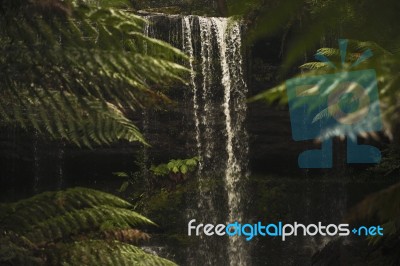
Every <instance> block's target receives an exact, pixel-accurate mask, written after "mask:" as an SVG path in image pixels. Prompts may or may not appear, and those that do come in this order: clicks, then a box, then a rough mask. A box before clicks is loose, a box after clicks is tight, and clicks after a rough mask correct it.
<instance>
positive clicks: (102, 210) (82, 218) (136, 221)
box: [10, 206, 155, 244]
mask: <svg viewBox="0 0 400 266" xmlns="http://www.w3.org/2000/svg"><path fill="white" fill-rule="evenodd" d="M104 223H111V224H112V225H113V226H115V227H117V228H125V229H126V228H130V227H133V226H140V225H146V224H151V225H155V224H154V223H153V222H152V221H150V220H149V219H147V218H146V217H144V216H142V215H140V214H138V213H137V212H134V211H131V210H127V209H121V208H116V207H109V206H98V207H94V208H88V209H83V210H78V211H72V212H68V213H66V214H64V215H60V216H56V217H54V218H50V219H47V220H45V221H43V222H40V223H36V224H33V225H31V226H29V227H27V228H24V229H23V230H22V231H18V229H19V230H21V228H10V229H11V230H13V231H14V232H17V233H23V234H24V235H25V236H26V238H28V239H29V240H30V241H32V242H33V243H40V244H45V243H48V242H53V241H55V240H59V239H62V238H64V237H67V236H71V235H77V234H79V233H82V232H88V231H98V230H100V229H101V227H102V225H103V224H104Z"/></svg>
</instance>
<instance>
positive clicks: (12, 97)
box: [0, 0, 188, 146]
mask: <svg viewBox="0 0 400 266" xmlns="http://www.w3.org/2000/svg"><path fill="white" fill-rule="evenodd" d="M0 5H1V6H0V13H1V16H0V25H1V27H0V43H1V46H0V50H1V56H0V63H1V64H0V65H1V71H0V99H1V100H0V121H3V122H6V123H7V122H8V123H11V122H12V123H14V122H17V123H18V124H19V125H20V126H22V127H24V128H26V129H28V130H29V129H31V128H34V129H36V130H37V131H38V132H40V133H43V134H47V135H49V136H50V137H52V138H56V139H60V138H63V139H66V140H69V141H72V142H74V143H76V144H78V145H86V146H91V145H93V144H108V143H111V142H113V141H116V140H119V139H124V140H128V141H140V142H143V143H145V141H144V139H143V136H142V135H141V134H140V132H139V130H138V129H137V127H136V126H135V125H133V124H132V122H131V121H130V120H129V119H128V118H127V114H128V113H132V112H135V111H136V110H137V109H141V108H144V107H146V106H150V105H160V104H165V103H166V102H167V100H168V99H167V98H166V96H165V95H164V94H163V89H162V88H165V87H168V86H169V85H170V84H171V83H174V82H183V81H184V80H183V77H184V75H185V73H187V71H188V70H187V69H186V68H184V67H183V66H181V65H180V64H178V63H177V62H182V59H185V58H186V57H185V56H184V54H183V53H182V52H180V51H179V50H177V49H175V48H173V47H172V46H170V45H168V44H166V43H164V42H161V41H158V40H155V39H152V38H149V37H147V36H145V35H144V34H143V31H144V25H145V20H144V19H142V18H140V17H138V16H136V15H134V14H133V13H132V12H131V11H129V10H128V11H127V10H120V9H113V8H109V7H104V8H102V7H95V6H91V5H88V4H84V2H82V1H71V2H68V1H66V2H59V1H44V0H40V1H33V2H31V1H27V0H26V1H18V2H14V1H11V0H7V1H2V3H1V4H0ZM51 11H53V12H51ZM56 11H59V13H57V12H56ZM60 13H61V14H60Z"/></svg>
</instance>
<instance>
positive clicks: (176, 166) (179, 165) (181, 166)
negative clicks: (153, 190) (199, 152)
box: [150, 157, 200, 176]
mask: <svg viewBox="0 0 400 266" xmlns="http://www.w3.org/2000/svg"><path fill="white" fill-rule="evenodd" d="M199 160H200V158H199V157H193V158H190V159H184V160H181V159H176V160H175V159H172V160H170V161H169V162H168V163H167V164H159V165H157V166H155V165H152V166H151V168H150V171H152V172H153V173H154V175H156V176H166V175H168V174H171V173H173V174H178V173H180V174H183V175H186V174H187V173H190V172H193V171H194V170H195V169H196V167H197V164H198V163H199Z"/></svg>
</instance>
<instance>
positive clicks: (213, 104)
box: [182, 17, 249, 265]
mask: <svg viewBox="0 0 400 266" xmlns="http://www.w3.org/2000/svg"><path fill="white" fill-rule="evenodd" d="M196 20H197V21H198V23H199V28H200V59H201V60H200V64H201V66H200V70H201V71H200V73H201V76H202V79H201V81H200V86H199V85H198V84H197V82H196V74H194V73H195V71H196V68H195V66H194V64H193V62H194V60H195V55H194V52H193V45H194V43H193V38H192V34H193V32H192V27H193V23H195V21H196ZM182 25H183V27H182V28H183V36H184V46H183V49H184V51H185V52H186V54H187V55H188V56H189V59H190V63H189V64H190V68H191V69H192V71H193V72H192V75H191V87H192V90H193V116H194V121H195V123H194V124H195V135H196V137H195V139H196V142H197V145H196V147H197V153H198V155H199V156H200V157H201V158H202V164H201V165H200V169H199V179H200V185H199V195H200V197H199V201H198V207H199V209H204V208H206V209H207V210H208V211H209V212H212V211H213V210H214V206H213V202H212V197H211V195H207V192H209V191H208V189H207V188H205V187H204V186H203V183H204V182H205V181H206V180H207V179H208V178H209V176H210V175H212V173H211V172H210V171H209V170H205V168H207V169H211V170H212V171H214V172H217V173H218V169H216V168H215V167H213V166H212V164H214V165H219V167H221V168H222V170H223V175H224V182H225V189H226V193H227V207H228V214H227V222H235V221H241V219H242V217H243V211H242V209H243V206H241V197H242V191H241V188H240V179H241V178H245V177H246V156H247V152H248V147H247V135H246V132H245V130H244V129H243V127H244V119H245V115H246V104H245V100H246V93H247V88H246V84H245V82H244V81H243V73H242V64H243V62H242V56H241V28H240V23H239V22H238V21H230V20H229V19H227V18H205V17H197V18H196V17H183V22H182ZM215 48H216V49H215ZM216 58H218V59H219V60H218V61H219V64H217V66H215V64H214V62H213V61H215V59H216ZM215 68H219V71H220V76H219V77H215V73H214V71H216V69H215ZM218 83H220V84H218ZM219 85H221V86H219ZM218 89H220V90H221V92H222V93H221V94H222V97H220V96H219V95H218ZM199 96H201V102H202V104H203V106H202V108H201V107H200V106H199ZM218 100H220V102H218ZM220 107H222V114H223V115H222V116H221V108H220ZM221 120H222V121H221ZM221 122H222V123H223V124H224V127H223V128H221V127H219V126H218V123H221ZM218 131H222V133H223V134H222V135H221V134H220V133H221V132H218ZM221 141H222V142H223V143H224V144H225V156H222V157H221V149H219V148H218V146H219V142H221ZM221 159H222V162H221V161H220V162H217V161H218V160H221ZM210 164H211V165H210ZM204 222H206V221H204ZM209 222H214V221H209ZM245 250H246V248H245V245H244V239H243V238H239V237H231V238H229V243H228V249H227V252H228V258H229V265H247V264H249V262H248V258H247V257H246V256H247V255H246V253H245Z"/></svg>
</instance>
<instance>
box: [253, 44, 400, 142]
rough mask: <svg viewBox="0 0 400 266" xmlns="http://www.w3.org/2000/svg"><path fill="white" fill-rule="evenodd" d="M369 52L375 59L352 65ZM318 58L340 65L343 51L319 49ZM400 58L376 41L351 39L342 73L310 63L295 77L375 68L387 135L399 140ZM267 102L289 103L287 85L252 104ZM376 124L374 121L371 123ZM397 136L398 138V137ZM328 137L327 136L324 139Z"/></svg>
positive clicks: (321, 64) (272, 90) (324, 112)
mask: <svg viewBox="0 0 400 266" xmlns="http://www.w3.org/2000/svg"><path fill="white" fill-rule="evenodd" d="M367 49H370V50H371V51H372V53H373V55H374V56H373V57H372V58H371V59H368V60H367V61H365V62H363V63H361V64H359V65H358V66H357V67H352V68H350V66H351V65H352V64H354V63H355V62H356V61H357V60H358V59H359V58H360V55H361V54H362V52H363V51H366V50H367ZM317 54H318V55H323V56H325V57H327V58H329V59H330V60H331V62H332V63H333V64H334V65H337V66H340V65H341V62H340V51H339V49H337V48H327V47H325V48H320V49H318V51H317ZM399 56H400V55H397V54H393V53H391V52H389V51H388V50H385V49H384V48H382V47H381V46H379V45H378V44H377V43H374V42H361V41H355V40H351V41H350V42H349V46H348V52H347V56H346V64H345V65H343V66H342V68H340V69H339V70H335V69H332V68H329V67H328V65H327V64H325V63H322V62H307V63H305V64H303V65H301V66H300V69H301V70H302V73H300V74H298V75H297V76H296V77H312V76H318V75H322V74H330V73H335V72H337V71H339V72H342V71H356V70H363V69H374V70H376V73H377V81H378V92H379V102H380V109H381V111H382V118H383V122H384V129H385V133H386V134H387V135H388V136H389V138H391V139H394V138H397V139H398V138H399V137H400V136H399V135H397V134H399V132H396V130H397V126H398V121H399V120H398V118H399V113H398V111H397V110H398V109H399V103H398V101H397V97H398V90H397V88H398V86H399V85H400V82H399V81H400V79H399V77H400V76H399V73H400V72H399V70H400V57H399ZM257 100H265V101H267V102H268V103H274V102H279V103H280V104H287V101H288V99H287V95H286V86H285V83H284V82H283V83H281V84H279V85H278V86H276V87H274V88H272V89H269V90H267V91H264V92H262V93H260V94H258V95H256V96H254V97H253V98H252V99H251V101H257ZM328 108H329V106H327V107H326V108H325V109H324V110H322V111H321V112H320V113H319V115H317V116H316V117H315V118H314V120H315V121H318V120H319V119H322V118H324V117H326V116H327V115H328V112H327V110H328ZM368 122H371V123H373V122H374V121H368ZM330 130H331V131H334V132H340V130H341V129H340V126H338V127H335V128H331V129H330ZM370 135H371V136H372V137H377V136H376V135H375V133H371V134H370ZM395 135H396V136H395ZM322 137H326V136H322Z"/></svg>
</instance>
